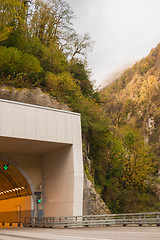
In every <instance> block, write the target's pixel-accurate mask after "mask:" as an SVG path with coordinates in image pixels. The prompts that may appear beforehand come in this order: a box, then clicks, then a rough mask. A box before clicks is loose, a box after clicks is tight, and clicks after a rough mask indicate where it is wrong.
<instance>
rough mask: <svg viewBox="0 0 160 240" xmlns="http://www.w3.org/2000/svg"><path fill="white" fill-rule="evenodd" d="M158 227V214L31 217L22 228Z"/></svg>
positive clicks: (159, 216)
mask: <svg viewBox="0 0 160 240" xmlns="http://www.w3.org/2000/svg"><path fill="white" fill-rule="evenodd" d="M112 225H113V226H114V225H115V226H117V225H122V226H127V225H139V226H142V225H156V226H160V212H150V213H126V214H108V215H87V216H76V217H36V218H35V217H32V218H26V219H25V221H24V222H23V226H24V227H50V228H54V227H64V228H65V227H66V228H67V227H91V226H112Z"/></svg>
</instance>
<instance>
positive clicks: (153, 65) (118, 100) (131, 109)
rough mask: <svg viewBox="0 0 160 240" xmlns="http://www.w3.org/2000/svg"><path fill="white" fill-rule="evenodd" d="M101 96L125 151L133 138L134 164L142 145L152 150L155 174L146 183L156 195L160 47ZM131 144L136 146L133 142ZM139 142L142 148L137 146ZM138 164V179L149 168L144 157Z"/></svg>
mask: <svg viewBox="0 0 160 240" xmlns="http://www.w3.org/2000/svg"><path fill="white" fill-rule="evenodd" d="M102 94H103V99H104V106H103V107H104V110H105V111H106V112H107V113H108V114H109V116H110V118H111V126H112V131H113V132H114V134H115V136H116V137H117V138H118V139H121V144H122V145H123V146H124V147H125V148H126V144H125V141H126V136H127V134H129V135H130V139H129V138H128V140H129V141H130V145H132V149H131V150H130V157H132V158H133V159H132V161H138V154H140V153H141V152H142V151H143V146H145V147H147V149H148V150H149V151H150V157H151V159H150V161H152V163H153V165H154V171H153V172H154V173H153V175H152V177H151V178H150V180H149V181H148V180H146V181H147V184H148V186H149V184H151V188H150V190H151V189H152V190H151V192H152V191H153V192H157V189H159V184H160V178H159V170H160V44H158V46H157V47H156V48H155V49H152V50H151V52H150V53H149V55H148V56H147V57H145V58H143V59H142V60H141V61H139V62H137V63H135V64H134V65H133V67H131V68H129V69H127V70H126V71H125V72H124V73H123V74H122V76H121V77H120V78H118V79H116V81H114V82H113V83H112V84H110V85H109V86H108V87H106V88H104V89H103V91H102ZM129 135H128V137H129ZM132 141H133V142H134V141H135V143H131V142H132ZM140 141H141V143H140ZM138 142H139V144H140V145H139V146H140V149H138V146H136V144H137V143H138ZM148 150H146V151H148ZM133 155H136V156H133ZM143 158H144V154H143ZM145 159H146V157H145ZM139 161H140V162H141V164H142V169H141V173H139V175H137V177H138V178H140V175H141V174H144V172H145V169H146V168H145V163H146V160H145V161H144V162H143V160H142V158H141V159H139ZM128 162H131V160H129V161H128ZM130 164H131V165H130V167H133V168H134V169H135V168H137V164H136V163H135V164H133V162H131V163H130ZM126 167H127V166H126ZM134 171H135V170H134ZM134 171H133V170H128V174H130V176H129V177H128V179H129V180H131V181H133V180H134V178H133V174H134ZM144 192H145V191H144ZM157 194H159V193H157ZM151 201H153V199H152V200H151V199H150V198H148V203H151ZM154 201H156V200H154ZM156 206H157V207H158V205H156Z"/></svg>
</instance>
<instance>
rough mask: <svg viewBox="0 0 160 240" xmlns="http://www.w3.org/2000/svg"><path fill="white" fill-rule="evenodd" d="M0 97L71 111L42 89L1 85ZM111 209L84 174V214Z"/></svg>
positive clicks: (105, 212) (106, 211)
mask: <svg viewBox="0 0 160 240" xmlns="http://www.w3.org/2000/svg"><path fill="white" fill-rule="evenodd" d="M0 98H1V99H6V100H12V101H17V102H23V103H28V104H33V105H40V106H44V107H51V108H56V109H62V110H66V111H71V109H70V108H69V107H68V106H66V105H62V104H60V103H58V102H57V101H56V100H55V99H54V98H52V97H51V96H49V95H48V94H46V93H43V92H42V91H41V89H39V88H36V89H15V88H9V87H0ZM107 213H109V210H108V209H107V208H106V205H105V203H104V202H103V201H102V199H101V197H100V196H99V194H97V193H96V191H95V189H94V187H93V185H92V183H91V182H90V181H89V180H88V179H87V177H86V175H85V176H84V200H83V214H84V215H90V214H93V215H95V214H98V215H100V214H107Z"/></svg>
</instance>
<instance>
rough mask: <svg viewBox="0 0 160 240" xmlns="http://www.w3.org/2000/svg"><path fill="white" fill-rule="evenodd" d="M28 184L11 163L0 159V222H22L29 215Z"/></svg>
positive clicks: (29, 197)
mask: <svg viewBox="0 0 160 240" xmlns="http://www.w3.org/2000/svg"><path fill="white" fill-rule="evenodd" d="M31 196H32V192H31V189H30V186H29V184H28V182H27V181H26V179H25V178H24V176H23V175H22V174H21V173H20V172H19V171H18V170H17V169H16V168H15V167H14V166H13V165H11V164H9V163H8V162H5V161H3V160H1V159H0V222H8V223H11V222H22V221H23V220H24V218H25V217H30V216H31Z"/></svg>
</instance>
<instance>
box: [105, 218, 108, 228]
mask: <svg viewBox="0 0 160 240" xmlns="http://www.w3.org/2000/svg"><path fill="white" fill-rule="evenodd" d="M105 221H106V224H105V226H106V227H108V226H109V223H108V217H107V216H106V219H105Z"/></svg>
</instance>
